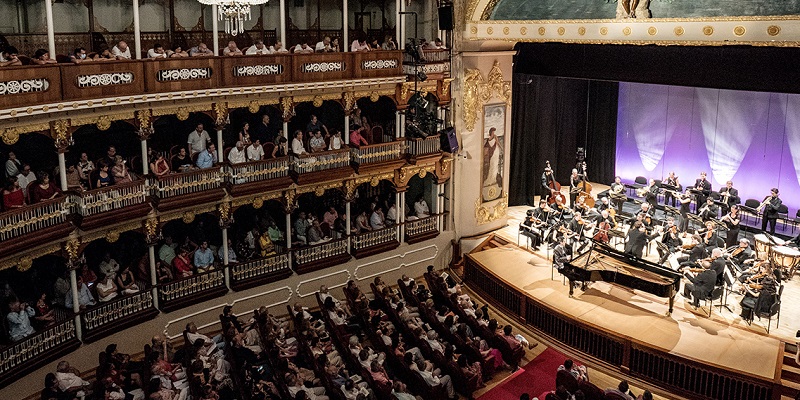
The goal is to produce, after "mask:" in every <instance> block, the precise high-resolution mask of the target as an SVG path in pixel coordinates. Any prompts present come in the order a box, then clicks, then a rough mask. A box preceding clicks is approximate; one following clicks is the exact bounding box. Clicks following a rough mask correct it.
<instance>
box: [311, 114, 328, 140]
mask: <svg viewBox="0 0 800 400" xmlns="http://www.w3.org/2000/svg"><path fill="white" fill-rule="evenodd" d="M316 131H325V137H328V136H330V132H328V127H327V126H325V124H323V123H322V121H320V120H319V118H317V116H316V115H314V114H311V120H310V121H308V124H306V132H316Z"/></svg>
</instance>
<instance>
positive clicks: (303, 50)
mask: <svg viewBox="0 0 800 400" xmlns="http://www.w3.org/2000/svg"><path fill="white" fill-rule="evenodd" d="M313 52H314V49H313V48H312V47H311V46H309V45H308V42H307V41H304V42H303V43H300V44H298V45H297V46H294V51H293V53H295V54H308V53H313Z"/></svg>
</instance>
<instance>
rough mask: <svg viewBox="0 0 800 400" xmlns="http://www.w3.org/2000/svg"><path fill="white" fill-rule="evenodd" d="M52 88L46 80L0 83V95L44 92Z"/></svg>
mask: <svg viewBox="0 0 800 400" xmlns="http://www.w3.org/2000/svg"><path fill="white" fill-rule="evenodd" d="M49 87H50V81H48V80H47V79H45V78H37V79H23V80H18V81H5V82H0V95H6V94H21V93H31V92H44V91H46V90H47V89H48V88H49Z"/></svg>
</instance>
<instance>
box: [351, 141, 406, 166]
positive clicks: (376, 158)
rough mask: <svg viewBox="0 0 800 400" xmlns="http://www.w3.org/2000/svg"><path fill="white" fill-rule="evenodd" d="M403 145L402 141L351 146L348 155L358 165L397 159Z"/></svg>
mask: <svg viewBox="0 0 800 400" xmlns="http://www.w3.org/2000/svg"><path fill="white" fill-rule="evenodd" d="M404 145H405V144H404V143H403V142H389V143H378V144H371V145H368V146H361V147H360V148H357V149H356V148H351V149H350V157H352V159H353V162H354V163H356V164H359V165H361V164H372V163H379V162H384V161H392V160H397V159H399V158H400V155H401V154H402V152H403V148H404V147H405V146H404Z"/></svg>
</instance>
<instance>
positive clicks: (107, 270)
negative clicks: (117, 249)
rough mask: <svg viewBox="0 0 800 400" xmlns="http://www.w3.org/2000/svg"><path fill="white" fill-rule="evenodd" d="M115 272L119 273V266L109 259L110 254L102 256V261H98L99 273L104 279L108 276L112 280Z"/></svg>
mask: <svg viewBox="0 0 800 400" xmlns="http://www.w3.org/2000/svg"><path fill="white" fill-rule="evenodd" d="M117 272H119V264H118V263H117V261H116V260H114V259H113V258H111V254H109V253H106V254H105V256H103V261H100V273H101V274H103V276H104V277H106V276H110V277H111V279H114V278H115V277H116V276H117Z"/></svg>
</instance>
